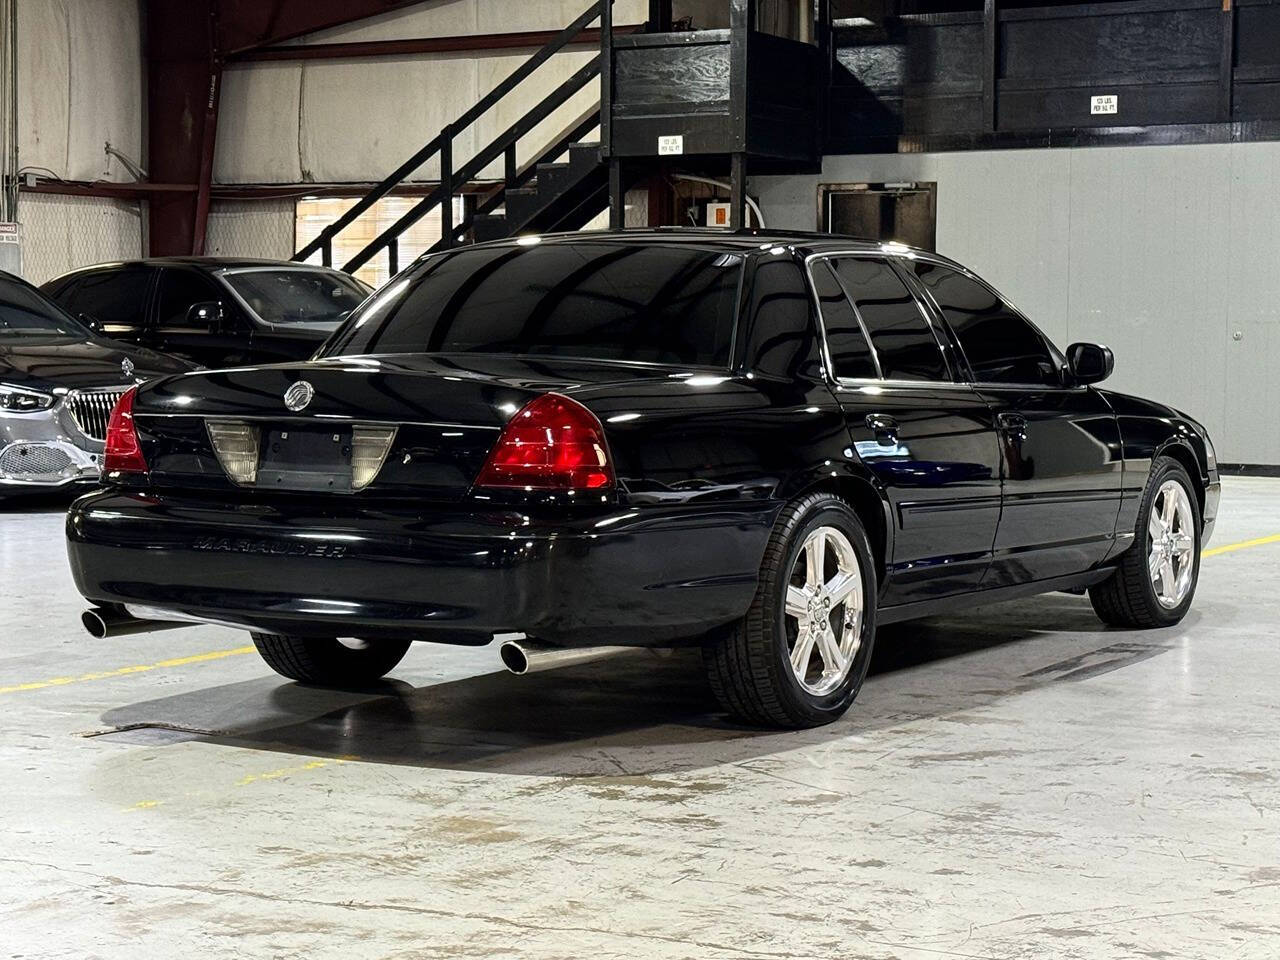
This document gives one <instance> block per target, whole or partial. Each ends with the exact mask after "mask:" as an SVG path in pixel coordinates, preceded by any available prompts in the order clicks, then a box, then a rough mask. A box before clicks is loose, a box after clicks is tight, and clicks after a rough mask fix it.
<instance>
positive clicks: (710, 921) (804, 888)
mask: <svg viewBox="0 0 1280 960" xmlns="http://www.w3.org/2000/svg"><path fill="white" fill-rule="evenodd" d="M1278 506H1280V481H1275V480H1272V481H1268V480H1230V481H1228V482H1227V483H1226V489H1225V493H1224V499H1223V508H1222V518H1221V520H1220V522H1219V526H1218V533H1217V536H1216V538H1215V541H1214V544H1213V545H1212V546H1214V547H1221V546H1224V545H1228V544H1233V543H1237V542H1240V541H1245V540H1249V539H1252V538H1259V537H1264V536H1267V535H1271V534H1276V533H1280V511H1278V510H1277V507H1278ZM0 583H2V584H3V601H2V603H0V636H3V647H2V648H0V706H3V708H4V709H5V714H6V716H7V718H8V719H7V721H6V722H5V723H4V724H3V727H0V957H4V958H17V957H40V958H53V957H67V958H75V960H86V958H96V957H110V958H115V957H120V958H129V960H136V958H139V957H174V958H176V957H193V956H201V957H213V956H245V957H255V958H256V957H276V958H285V957H290V958H291V957H299V958H307V960H317V958H328V957H335V958H337V957H342V958H364V957H405V958H407V957H462V956H492V957H508V956H520V957H564V958H574V960H578V958H583V957H592V958H611V957H628V958H633V957H644V958H650V957H654V958H660V957H691V958H699V960H714V958H739V957H824V958H853V957H857V958H890V957H896V958H903V960H907V958H911V960H917V958H919V960H923V958H940V957H943V958H945V957H990V958H1015V957H1025V958H1036V960H1044V958H1077V957H1090V958H1092V957H1125V958H1128V957H1152V958H1193V957H1211V958H1215V960H1217V958H1255V957H1256V958H1260V960H1275V958H1276V957H1277V956H1280V706H1278V698H1277V694H1276V690H1277V678H1280V647H1278V645H1277V642H1276V641H1277V634H1278V632H1280V628H1278V626H1277V624H1278V623H1280V542H1272V543H1270V544H1260V545H1255V546H1251V547H1245V548H1241V549H1239V550H1233V551H1229V552H1224V553H1221V554H1218V555H1214V556H1210V557H1208V558H1206V559H1205V561H1204V566H1203V573H1202V578H1201V583H1200V592H1199V596H1198V597H1197V600H1196V605H1195V607H1194V609H1193V610H1192V612H1191V614H1190V616H1189V617H1188V618H1187V620H1186V621H1185V622H1184V623H1183V624H1182V625H1181V626H1180V627H1178V628H1176V629H1172V630H1165V631H1156V632H1125V631H1116V630H1107V629H1104V628H1103V627H1102V626H1101V624H1100V623H1099V622H1098V621H1097V620H1096V619H1095V618H1094V617H1093V614H1092V612H1091V611H1090V609H1089V605H1088V602H1087V601H1086V600H1083V599H1080V598H1075V597H1068V596H1065V595H1051V596H1048V597H1043V598H1038V599H1033V600H1029V601H1025V602H1016V603H1011V604H1006V605H1003V606H993V607H988V608H985V609H980V610H976V611H975V612H973V613H972V614H969V615H966V616H958V617H948V618H937V619H932V620H928V621H922V622H920V623H916V624H907V625H904V626H902V627H897V628H892V630H890V629H886V630H884V631H882V632H881V636H880V638H879V646H878V648H877V653H876V658H875V661H874V663H873V665H872V675H871V677H870V678H869V679H868V681H867V684H866V686H865V687H864V688H863V692H862V696H861V698H860V699H859V701H858V703H857V704H856V706H855V707H854V709H853V710H852V711H851V712H850V713H849V714H848V716H847V717H846V718H845V719H844V720H843V721H842V722H841V723H838V724H836V725H834V726H831V727H827V728H824V729H821V730H814V731H809V732H806V733H798V734H797V733H785V734H780V733H761V732H758V731H752V730H744V729H739V728H735V727H732V726H729V725H727V724H726V723H724V722H723V721H722V720H721V718H719V717H718V716H717V715H716V713H715V712H714V710H713V709H712V708H711V707H710V701H709V695H708V693H707V692H706V690H705V689H704V687H703V682H702V678H701V673H700V670H699V668H698V664H697V663H696V661H695V660H692V659H689V658H671V659H669V660H665V661H654V662H652V663H650V662H646V661H643V660H642V661H639V662H636V661H627V662H624V661H615V662H613V663H603V664H595V665H592V666H591V667H587V668H577V669H573V670H565V671H561V672H559V673H550V674H541V675H537V676H534V677H526V678H515V677H511V676H509V675H507V674H505V673H499V672H496V671H497V669H498V662H497V654H496V651H495V650H494V649H492V648H489V649H479V650H474V649H449V648H433V647H426V646H423V647H419V648H417V649H415V650H414V651H412V652H411V653H410V655H409V657H408V658H406V660H405V662H404V664H403V665H402V666H401V667H400V668H399V669H398V670H397V671H396V672H395V674H394V678H393V679H392V680H391V681H390V682H389V683H387V685H386V686H385V689H382V690H379V691H377V692H375V693H369V694H363V695H360V694H345V693H326V692H320V691H316V690H308V689H303V688H301V687H298V686H295V685H293V684H290V683H287V682H285V681H283V680H281V679H279V678H278V677H276V676H275V675H274V674H271V673H270V672H269V671H268V670H267V668H266V667H265V666H264V665H263V664H262V663H261V662H260V661H259V660H258V658H257V657H256V655H254V654H252V653H251V652H250V651H247V650H246V649H245V643H246V639H245V637H244V636H243V635H242V634H238V633H236V632H234V631H230V630H223V629H218V628H212V627H203V628H191V629H181V630H175V631H170V632H166V633H159V634H151V635H146V636H141V637H136V638H124V639H118V640H111V641H93V640H90V639H88V638H87V637H85V636H82V635H81V633H80V631H79V627H78V624H77V614H78V612H79V611H80V609H81V604H80V601H79V598H78V597H77V595H76V593H75V590H74V588H73V587H72V584H71V580H70V576H69V574H68V572H67V567H66V561H65V559H64V555H63V547H62V534H61V513H60V508H59V507H58V506H57V505H56V504H52V505H50V504H46V505H39V506H38V507H33V506H32V505H30V504H26V505H20V506H18V507H14V506H10V507H8V508H3V509H0ZM113 731H114V732H113Z"/></svg>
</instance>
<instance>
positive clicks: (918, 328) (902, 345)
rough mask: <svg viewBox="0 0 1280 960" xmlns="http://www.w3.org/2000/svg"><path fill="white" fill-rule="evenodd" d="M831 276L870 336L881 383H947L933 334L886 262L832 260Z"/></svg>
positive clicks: (940, 355) (944, 365) (946, 376)
mask: <svg viewBox="0 0 1280 960" xmlns="http://www.w3.org/2000/svg"><path fill="white" fill-rule="evenodd" d="M836 273H838V274H839V276H840V281H841V283H843V284H844V288H845V289H846V290H847V291H848V292H849V297H850V298H851V299H852V300H853V305H854V306H855V307H857V309H858V314H859V315H860V316H861V317H862V323H863V325H864V326H865V327H866V328H867V333H868V334H870V336H871V345H872V346H873V347H874V348H875V351H876V357H877V358H878V359H879V360H880V372H881V373H882V374H883V375H884V376H885V378H886V379H889V380H950V379H951V377H950V375H949V374H948V373H947V367H946V362H945V361H944V360H943V358H942V351H941V350H940V349H939V348H938V341H937V340H936V339H934V336H933V330H932V329H931V328H930V326H929V323H928V321H927V320H925V318H924V315H923V314H922V313H921V312H920V308H919V306H917V304H916V301H915V297H913V296H912V295H911V291H910V290H908V289H907V287H906V285H905V284H904V283H903V282H902V279H901V278H900V277H899V276H898V275H897V273H895V272H894V270H893V267H891V266H890V265H889V264H888V262H886V261H884V260H869V259H861V258H856V259H855V258H847V259H844V260H837V261H836Z"/></svg>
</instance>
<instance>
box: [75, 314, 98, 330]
mask: <svg viewBox="0 0 1280 960" xmlns="http://www.w3.org/2000/svg"><path fill="white" fill-rule="evenodd" d="M76 319H77V320H79V321H80V322H81V323H83V324H84V325H85V326H86V327H88V328H89V329H90V330H92V331H93V332H94V333H98V334H101V333H102V332H103V327H102V321H101V320H99V319H98V318H97V317H92V316H90V315H89V314H87V313H81V314H77V315H76Z"/></svg>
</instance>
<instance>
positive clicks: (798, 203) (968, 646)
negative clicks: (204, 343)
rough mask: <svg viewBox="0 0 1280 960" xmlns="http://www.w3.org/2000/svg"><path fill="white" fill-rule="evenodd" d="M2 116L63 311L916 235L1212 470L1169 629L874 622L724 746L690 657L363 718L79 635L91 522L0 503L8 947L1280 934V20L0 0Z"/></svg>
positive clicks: (421, 671) (31, 261)
mask: <svg viewBox="0 0 1280 960" xmlns="http://www.w3.org/2000/svg"><path fill="white" fill-rule="evenodd" d="M0 98H2V99H0V107H2V108H3V118H2V126H3V135H2V139H3V141H4V150H3V157H0V160H2V161H3V169H4V183H5V195H4V216H3V218H2V219H3V220H5V221H8V223H4V224H0V269H3V270H4V271H7V272H8V273H11V274H14V275H16V276H18V277H20V278H22V279H23V280H25V281H28V282H29V283H31V284H34V285H36V286H37V287H38V286H41V285H44V284H47V283H49V282H50V281H54V280H55V279H56V278H60V277H63V276H64V275H67V274H69V273H70V272H72V271H77V270H80V269H82V268H85V267H89V266H91V265H98V264H108V263H120V262H132V261H139V260H142V259H143V258H148V257H223V258H264V259H267V260H272V261H297V262H299V263H308V264H314V265H316V266H317V267H319V266H324V267H334V268H338V269H341V270H344V271H346V272H347V273H350V274H352V275H353V276H354V277H355V278H357V279H358V280H359V281H361V282H363V283H364V284H367V286H368V288H370V289H373V290H379V289H382V288H384V287H386V285H387V284H389V283H390V282H391V280H392V278H394V277H396V276H397V275H398V274H399V273H400V271H401V270H402V269H404V268H405V267H407V266H409V265H410V264H411V263H413V262H414V261H415V260H416V259H417V258H418V257H420V256H422V255H423V254H427V253H430V252H433V251H439V250H442V249H451V248H453V247H455V246H463V245H467V244H470V243H472V242H475V241H483V240H486V239H498V238H506V237H512V236H516V235H524V234H542V233H552V232H560V231H567V230H573V231H578V230H582V231H599V230H606V229H617V230H625V229H630V228H642V227H654V228H659V227H662V228H665V227H673V228H674V227H687V226H698V227H723V228H724V229H725V230H733V229H741V228H752V227H754V228H759V229H767V230H771V231H817V232H822V233H836V234H849V235H856V236H863V237H868V238H869V239H871V240H875V241H883V242H885V243H892V242H899V241H901V242H905V243H909V244H912V245H913V246H918V247H922V248H924V249H925V250H930V251H936V252H938V253H940V254H943V255H945V256H947V257H949V258H953V259H954V260H957V261H960V262H961V263H963V264H965V265H966V266H968V267H970V268H971V269H972V270H974V271H975V272H976V273H978V274H980V275H981V276H983V277H985V278H987V279H988V280H989V281H990V282H991V283H992V284H994V285H995V286H997V287H998V288H999V289H1000V290H1001V291H1002V292H1003V293H1004V294H1006V295H1007V297H1008V298H1009V300H1011V301H1012V302H1013V303H1015V304H1016V305H1017V306H1018V307H1019V308H1020V309H1021V310H1022V311H1023V312H1024V313H1025V314H1026V315H1027V316H1028V317H1030V318H1031V319H1032V320H1033V321H1034V322H1035V324H1037V325H1038V326H1039V328H1040V329H1041V330H1042V331H1043V332H1044V334H1045V335H1047V336H1048V338H1049V339H1050V340H1052V341H1053V342H1054V343H1055V344H1057V345H1058V346H1059V347H1066V345H1067V344H1070V343H1073V342H1076V341H1096V342H1098V343H1103V344H1106V345H1107V346H1108V347H1110V348H1111V350H1112V351H1113V352H1114V357H1115V370H1114V374H1113V375H1112V377H1111V378H1110V379H1109V380H1108V381H1107V384H1106V385H1107V387H1108V389H1113V390H1117V391H1122V392H1125V393H1132V394H1136V395H1139V396H1142V397H1145V398H1149V399H1151V400H1154V401H1158V402H1160V403H1163V404H1168V405H1170V406H1172V407H1174V408H1177V409H1178V410H1180V411H1186V412H1187V413H1188V414H1190V415H1191V416H1193V417H1194V418H1195V420H1196V421H1198V422H1199V423H1200V424H1202V425H1203V427H1204V429H1205V430H1206V431H1207V433H1208V434H1209V435H1210V436H1211V437H1212V438H1213V445H1214V447H1215V448H1216V457H1217V466H1218V468H1219V469H1220V470H1221V472H1222V502H1221V507H1220V509H1219V511H1218V520H1217V529H1216V531H1215V532H1214V536H1213V540H1212V542H1211V543H1210V544H1209V545H1208V547H1207V549H1205V550H1204V551H1203V553H1202V554H1201V556H1202V558H1203V560H1202V562H1203V566H1202V568H1201V573H1202V577H1201V582H1200V584H1199V587H1198V594H1197V599H1196V606H1195V607H1194V609H1192V611H1191V613H1190V614H1189V615H1188V616H1187V618H1186V619H1185V620H1184V621H1182V622H1181V623H1180V624H1178V625H1176V626H1171V627H1166V628H1161V629H1157V630H1151V631H1126V630H1122V629H1117V628H1108V627H1104V626H1103V625H1102V624H1100V623H1099V622H1098V621H1097V620H1096V619H1095V618H1094V616H1093V613H1092V612H1091V610H1090V609H1089V603H1088V601H1087V600H1085V599H1083V598H1082V597H1080V596H1073V595H1071V594H1068V593H1050V594H1045V595H1042V596H1036V597H1027V598H1025V599H1017V600H1014V601H1012V602H1009V603H1003V604H995V605H989V606H981V607H975V608H974V609H972V610H969V611H964V612H957V613H953V614H945V615H940V616H932V617H929V618H927V619H924V620H920V621H917V622H906V623H899V624H892V625H888V626H885V627H883V628H882V629H881V631H880V636H879V639H878V640H877V646H876V651H875V655H874V658H873V660H872V663H871V668H870V673H869V676H868V679H867V680H866V684H865V687H864V689H863V691H862V693H861V695H860V697H859V699H858V701H857V704H856V705H855V706H854V708H853V709H852V710H851V711H850V712H849V713H848V714H847V715H846V716H845V717H844V718H843V719H841V720H839V721H838V722H836V723H833V724H831V725H829V726H824V727H818V728H815V729H811V730H806V731H799V732H794V731H793V732H780V731H775V730H760V729H752V728H750V727H746V726H743V725H741V724H737V723H734V722H731V721H729V720H727V719H726V718H725V717H724V716H723V715H722V713H721V712H720V711H718V709H717V707H716V705H715V701H714V699H713V698H712V695H711V693H710V691H709V690H708V689H707V687H706V681H705V680H704V678H703V676H702V673H701V672H700V668H699V666H698V664H697V663H696V662H695V661H696V660H697V656H696V654H695V653H693V652H691V651H687V650H677V651H676V652H675V653H674V654H672V655H669V656H668V655H663V656H652V657H649V656H646V657H634V658H633V657H625V658H622V659H619V660H617V661H609V662H604V663H594V664H589V665H582V666H570V667H567V668H564V669H560V670H555V671H548V672H546V673H539V674H534V675H531V676H528V677H517V676H513V675H511V674H510V673H508V672H506V671H505V670H503V667H502V664H501V662H500V661H499V659H498V655H497V652H496V650H495V648H494V647H492V646H489V647H468V646H444V645H434V644H416V645H414V648H413V649H412V650H411V652H410V653H409V655H408V657H407V659H406V660H405V661H404V663H403V665H402V666H401V667H400V668H399V669H398V670H397V671H396V672H395V673H394V674H393V675H392V676H391V677H390V678H389V679H388V680H386V681H384V682H382V683H380V684H378V685H376V686H374V687H370V688H367V689H363V690H353V691H335V690H322V689H318V688H314V687H308V686H306V685H303V684H297V683H291V682H288V681H286V680H283V679H282V678H280V677H277V676H275V675H273V674H270V673H268V671H267V670H266V668H265V667H264V666H263V665H262V663H261V662H260V661H259V660H258V658H257V657H255V656H251V655H250V654H252V653H253V650H254V648H253V647H252V646H248V645H247V638H246V635H245V634H244V633H242V632H240V631H237V630H233V629H230V628H228V627H225V626H196V625H187V626H184V627H183V628H182V629H175V630H171V631H165V632H155V633H143V634H139V635H136V636H122V637H111V638H105V639H93V638H90V637H89V636H87V635H86V634H85V632H84V630H83V628H82V627H81V623H80V616H81V613H82V611H83V610H84V608H85V603H84V601H83V600H82V598H81V596H80V594H79V593H77V590H76V586H75V584H74V583H73V580H72V574H71V571H70V570H69V568H68V563H67V558H66V551H65V546H64V540H63V526H64V518H65V515H66V511H67V508H68V504H69V502H70V500H71V499H72V497H73V496H74V493H69V492H68V491H66V490H55V491H44V492H37V493H25V492H24V495H22V496H5V495H4V494H3V493H0V571H2V573H3V581H4V588H3V594H2V596H3V602H0V627H3V631H2V632H3V635H4V637H5V638H6V640H7V643H6V644H5V648H4V650H3V651H2V652H0V701H3V702H4V705H5V706H7V707H9V715H10V717H11V720H10V722H9V723H7V724H5V725H4V732H3V737H0V767H3V769H4V770H5V771H6V774H7V775H6V776H5V778H4V780H5V782H4V784H3V786H0V821H2V822H3V823H4V824H5V830H4V836H5V838H6V842H5V843H4V844H2V845H0V920H2V921H3V922H2V924H0V944H3V945H4V946H5V947H6V948H7V950H5V951H4V953H5V954H6V955H12V956H14V957H39V958H54V957H59V958H63V957H65V958H73V957H74V958H84V957H102V958H114V957H125V956H137V955H139V953H141V954H142V955H146V956H150V955H154V956H187V955H193V954H196V953H201V954H204V955H212V956H245V957H259V956H271V957H295V956H299V957H300V956H307V957H311V958H314V957H329V956H333V957H338V956H343V957H370V958H373V957H379V958H380V957H406V958H407V957H461V956H498V957H507V956H520V957H547V958H551V957H571V956H572V957H583V956H592V957H601V958H604V957H673V958H675V957H699V958H720V957H723V958H740V957H770V958H774V957H776V958H783V957H831V958H837V957H838V958H868V960H870V958H875V960H889V958H898V960H909V958H910V960H924V958H952V957H954V958H960V957H966V958H978V957H981V958H991V960H997V958H998V960H1006V958H1008V960H1012V958H1021V957H1036V958H1040V957H1062V958H1131V957H1199V956H1203V957H1222V958H1226V957H1233V958H1258V960H1271V958H1274V957H1276V956H1277V955H1280V906H1278V905H1277V904H1278V903H1280V898H1277V897H1276V896H1275V891H1276V884H1277V882H1278V881H1280V832H1278V831H1277V829H1276V827H1275V820H1276V818H1277V817H1278V816H1280V773H1277V771H1278V770H1280V747H1277V739H1276V737H1275V734H1274V731H1275V729H1276V723H1277V720H1280V708H1278V707H1277V705H1276V702H1275V698H1274V696H1273V694H1272V687H1273V684H1272V683H1271V682H1270V678H1272V677H1274V676H1276V675H1277V672H1280V648H1278V647H1277V644H1276V639H1277V630H1276V626H1275V624H1276V623H1277V620H1278V617H1280V608H1278V607H1277V604H1280V600H1278V599H1277V597H1278V596H1280V591H1278V590H1277V588H1278V587H1280V520H1278V519H1277V505H1278V504H1280V429H1277V426H1276V422H1275V419H1276V418H1275V411H1276V409H1277V408H1278V407H1280V375H1278V374H1280V306H1278V305H1280V271H1277V270H1276V267H1275V264H1276V262H1277V258H1278V257H1280V2H1276V0H1095V2H1091V3H1069V2H1056V3H1050V2H1040V0H613V2H610V0H598V2H596V3H591V4H589V5H588V2H587V0H521V2H519V3H513V2H503V0H0ZM9 224H13V225H14V226H13V228H12V231H11V232H10V233H5V232H4V230H5V229H6V228H7V227H9ZM5 349H6V348H5V347H4V345H3V343H2V342H0V361H2V360H3V358H4V353H3V351H4V350H5ZM130 369H132V367H130ZM3 379H4V378H3V376H0V382H2V381H3ZM9 439H15V438H12V437H11V438H9ZM16 439H21V438H16Z"/></svg>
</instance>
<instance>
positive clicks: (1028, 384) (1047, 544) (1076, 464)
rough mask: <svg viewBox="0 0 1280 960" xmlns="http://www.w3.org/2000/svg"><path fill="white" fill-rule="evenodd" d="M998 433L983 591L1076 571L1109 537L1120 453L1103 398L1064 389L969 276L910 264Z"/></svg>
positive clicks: (1049, 357) (1030, 331) (1019, 324)
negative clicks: (998, 486) (995, 496)
mask: <svg viewBox="0 0 1280 960" xmlns="http://www.w3.org/2000/svg"><path fill="white" fill-rule="evenodd" d="M912 269H913V272H914V274H915V276H916V277H917V279H918V280H919V281H920V282H921V283H922V284H923V285H924V287H925V289H927V290H928V292H929V295H930V297H931V298H932V300H933V302H934V304H935V305H936V307H937V309H938V310H939V311H940V312H941V314H942V316H943V317H944V318H945V320H946V323H947V326H948V327H949V328H950V329H951V331H952V333H953V334H954V335H955V338H956V341H957V343H958V345H959V347H960V349H961V352H962V356H963V357H964V359H965V361H966V362H967V365H968V367H969V372H970V373H971V375H972V378H973V382H974V389H975V390H976V391H977V392H978V394H979V395H980V396H981V397H982V398H983V399H984V400H985V401H986V402H987V403H988V404H990V406H991V408H992V411H993V412H994V414H995V418H996V424H997V426H998V427H999V430H1000V445H1001V451H1002V461H1003V467H1002V470H1003V479H1004V505H1003V511H1002V513H1001V517H1000V527H999V530H998V532H997V534H996V540H995V546H994V550H993V555H992V563H991V569H990V571H989V572H988V573H987V576H986V578H985V580H984V581H983V587H1001V586H1006V585H1009V584H1014V583H1025V582H1027V581H1030V580H1046V579H1050V578H1053V577H1060V576H1066V575H1068V574H1073V573H1080V572H1082V571H1085V570H1087V569H1089V568H1090V567H1092V566H1094V565H1095V564H1097V563H1098V562H1100V561H1101V560H1102V559H1103V558H1104V557H1105V556H1106V554H1107V553H1108V551H1109V550H1110V548H1111V545H1112V543H1113V541H1114V538H1115V528H1116V518H1117V515H1118V512H1119V508H1120V496H1121V481H1122V479H1123V478H1122V471H1123V457H1122V453H1121V449H1120V430H1119V426H1118V424H1117V422H1116V418H1115V415H1114V413H1112V411H1111V407H1110V405H1109V404H1108V403H1107V401H1106V400H1105V399H1104V398H1103V397H1102V396H1101V395H1100V394H1099V393H1098V392H1097V391H1095V390H1093V389H1092V388H1089V387H1075V386H1071V385H1069V380H1070V377H1069V375H1068V374H1066V373H1065V366H1066V362H1065V360H1064V359H1063V357H1062V355H1061V354H1059V353H1058V351H1057V350H1056V349H1055V348H1054V347H1053V345H1052V344H1051V343H1050V342H1049V341H1048V340H1047V339H1046V338H1045V337H1044V336H1043V335H1042V334H1041V333H1040V331H1039V330H1037V329H1036V328H1035V326H1034V325H1033V324H1032V323H1031V322H1030V321H1028V320H1027V319H1026V318H1025V317H1023V316H1022V315H1021V314H1020V313H1018V312H1017V311H1016V310H1015V309H1014V308H1013V307H1011V306H1010V305H1009V304H1008V303H1006V302H1005V301H1004V300H1003V298H1001V297H1000V295H999V294H998V293H996V292H995V291H993V290H992V289H991V288H990V287H988V286H987V285H986V284H984V283H981V282H980V281H979V280H978V279H977V278H975V277H971V276H969V275H966V274H963V273H961V272H959V271H957V270H953V269H951V268H950V267H948V266H946V265H943V264H939V263H933V262H930V261H928V260H918V261H916V262H915V263H914V264H913V265H912Z"/></svg>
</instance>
